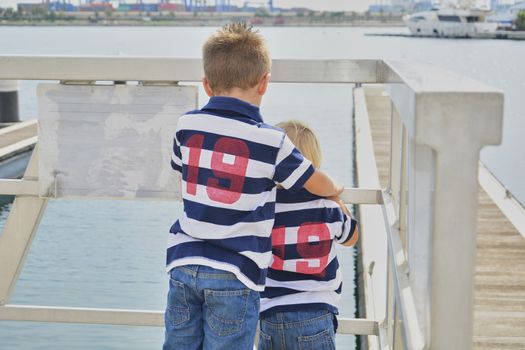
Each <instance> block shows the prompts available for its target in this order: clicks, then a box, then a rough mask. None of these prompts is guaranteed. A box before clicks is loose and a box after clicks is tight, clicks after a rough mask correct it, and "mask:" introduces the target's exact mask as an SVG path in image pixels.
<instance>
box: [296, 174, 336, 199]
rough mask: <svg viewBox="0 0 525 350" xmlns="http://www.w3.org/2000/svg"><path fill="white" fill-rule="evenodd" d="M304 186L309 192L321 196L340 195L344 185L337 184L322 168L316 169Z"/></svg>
mask: <svg viewBox="0 0 525 350" xmlns="http://www.w3.org/2000/svg"><path fill="white" fill-rule="evenodd" d="M304 188H305V189H306V190H307V191H308V192H310V193H312V194H315V195H318V196H321V197H332V196H339V194H341V192H343V186H341V185H338V184H336V183H335V182H334V181H333V180H332V179H331V178H330V177H329V176H328V175H326V174H325V173H324V172H322V171H321V170H315V172H314V173H313V174H312V176H310V178H309V179H308V180H307V181H306V182H305V183H304Z"/></svg>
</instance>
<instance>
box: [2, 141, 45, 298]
mask: <svg viewBox="0 0 525 350" xmlns="http://www.w3.org/2000/svg"><path fill="white" fill-rule="evenodd" d="M36 178H38V150H37V148H36V147H35V149H34V150H33V156H32V157H31V160H30V161H29V164H28V166H27V170H26V172H25V175H24V179H27V180H34V179H36ZM46 204H47V200H46V199H42V198H38V197H25V196H21V197H16V198H15V201H14V202H13V206H12V208H11V212H10V213H9V217H8V219H7V222H6V223H5V226H4V231H3V232H2V235H1V236H0V305H5V304H7V303H8V302H9V298H10V296H11V293H12V291H13V289H14V287H15V284H16V281H17V279H18V275H19V274H20V271H21V270H22V267H23V266H24V262H25V259H26V256H27V253H28V252H29V248H30V247H31V242H32V241H33V238H34V236H35V234H36V231H37V229H38V225H39V224H40V219H41V218H42V215H43V214H44V209H45V207H46Z"/></svg>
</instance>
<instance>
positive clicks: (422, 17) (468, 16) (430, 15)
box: [403, 8, 497, 38]
mask: <svg viewBox="0 0 525 350" xmlns="http://www.w3.org/2000/svg"><path fill="white" fill-rule="evenodd" d="M486 16H487V11H482V10H463V9H453V8H448V9H436V10H432V11H424V12H417V13H413V14H411V15H407V16H405V17H404V18H403V20H404V22H405V24H406V25H407V27H408V29H409V30H410V32H411V33H412V35H415V36H436V37H452V38H471V37H477V36H482V35H484V34H492V33H495V32H496V29H497V24H496V23H487V22H485V17H486Z"/></svg>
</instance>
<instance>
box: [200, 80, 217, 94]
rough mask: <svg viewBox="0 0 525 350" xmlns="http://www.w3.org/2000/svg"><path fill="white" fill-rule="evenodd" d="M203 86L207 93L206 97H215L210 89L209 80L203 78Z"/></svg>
mask: <svg viewBox="0 0 525 350" xmlns="http://www.w3.org/2000/svg"><path fill="white" fill-rule="evenodd" d="M202 86H203V87H204V91H206V95H208V97H212V96H215V94H214V93H213V90H212V89H211V87H210V82H209V81H208V78H206V77H204V78H202Z"/></svg>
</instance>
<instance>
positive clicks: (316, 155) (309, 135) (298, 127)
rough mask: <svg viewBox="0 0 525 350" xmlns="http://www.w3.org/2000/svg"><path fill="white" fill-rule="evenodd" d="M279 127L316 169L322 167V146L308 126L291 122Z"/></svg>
mask: <svg viewBox="0 0 525 350" xmlns="http://www.w3.org/2000/svg"><path fill="white" fill-rule="evenodd" d="M277 127H279V128H281V129H283V130H284V131H285V132H286V135H288V137H289V138H290V140H292V142H293V144H294V145H295V147H297V149H299V151H301V153H302V154H303V156H305V157H306V159H308V160H309V161H310V162H312V164H313V166H314V167H315V168H320V167H321V160H322V156H321V146H320V145H319V140H317V136H315V133H314V131H313V130H312V129H310V127H309V126H308V125H306V124H305V123H303V122H301V121H298V120H289V121H286V122H282V123H279V124H277Z"/></svg>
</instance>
